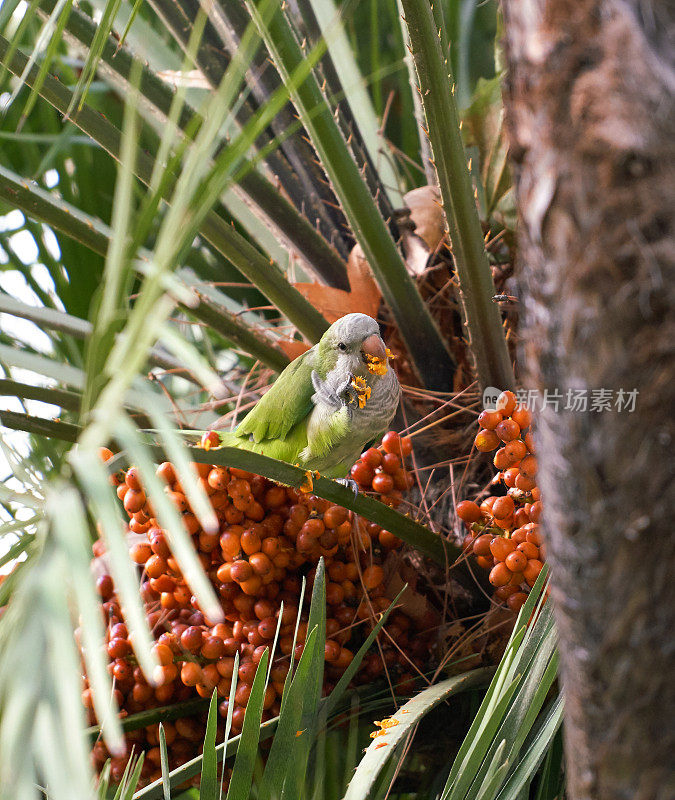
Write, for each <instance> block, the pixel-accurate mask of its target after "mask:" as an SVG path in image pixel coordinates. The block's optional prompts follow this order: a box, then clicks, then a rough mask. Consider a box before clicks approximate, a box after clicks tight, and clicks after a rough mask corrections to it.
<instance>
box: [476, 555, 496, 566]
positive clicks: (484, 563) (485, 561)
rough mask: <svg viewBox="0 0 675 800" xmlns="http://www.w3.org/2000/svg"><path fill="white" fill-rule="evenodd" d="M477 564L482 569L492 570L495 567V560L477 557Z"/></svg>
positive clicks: (487, 557) (489, 557)
mask: <svg viewBox="0 0 675 800" xmlns="http://www.w3.org/2000/svg"><path fill="white" fill-rule="evenodd" d="M476 564H478V566H479V567H482V569H492V567H493V566H494V559H493V558H492V556H477V557H476Z"/></svg>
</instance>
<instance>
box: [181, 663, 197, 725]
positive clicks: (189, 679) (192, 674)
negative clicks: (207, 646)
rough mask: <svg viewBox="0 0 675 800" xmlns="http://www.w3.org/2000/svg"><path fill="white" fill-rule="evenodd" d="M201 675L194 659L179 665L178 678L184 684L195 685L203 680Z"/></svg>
mask: <svg viewBox="0 0 675 800" xmlns="http://www.w3.org/2000/svg"><path fill="white" fill-rule="evenodd" d="M203 677H204V676H203V673H202V669H201V667H200V666H199V664H195V662H194V661H186V662H185V663H184V664H183V666H182V667H181V670H180V679H181V681H182V682H183V683H184V684H185V685H186V686H196V685H197V684H198V683H201V682H202V681H203ZM176 727H178V726H176Z"/></svg>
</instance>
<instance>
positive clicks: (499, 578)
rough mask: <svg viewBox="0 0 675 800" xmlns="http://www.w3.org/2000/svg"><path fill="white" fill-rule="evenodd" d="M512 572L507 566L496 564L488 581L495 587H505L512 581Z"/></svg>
mask: <svg viewBox="0 0 675 800" xmlns="http://www.w3.org/2000/svg"><path fill="white" fill-rule="evenodd" d="M511 575H512V573H511V570H510V569H509V568H508V567H507V566H506V564H502V563H501V562H500V563H499V564H496V565H495V566H494V567H493V568H492V569H491V570H490V575H489V576H488V580H489V581H490V583H491V584H492V585H493V586H505V585H506V584H507V583H508V582H509V581H510V580H511Z"/></svg>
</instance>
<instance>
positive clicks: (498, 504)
mask: <svg viewBox="0 0 675 800" xmlns="http://www.w3.org/2000/svg"><path fill="white" fill-rule="evenodd" d="M515 508H516V507H515V504H514V502H513V500H512V499H511V498H510V497H509V496H508V495H505V496H504V497H498V498H497V499H496V500H495V502H494V504H493V506H492V513H493V515H494V516H495V517H497V519H507V518H508V517H511V516H512V515H513V513H514V511H515Z"/></svg>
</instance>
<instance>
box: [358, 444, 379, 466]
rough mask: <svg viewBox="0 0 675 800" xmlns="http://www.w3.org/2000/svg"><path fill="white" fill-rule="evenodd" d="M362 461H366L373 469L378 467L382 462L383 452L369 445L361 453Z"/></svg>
mask: <svg viewBox="0 0 675 800" xmlns="http://www.w3.org/2000/svg"><path fill="white" fill-rule="evenodd" d="M360 460H361V461H365V463H366V464H368V465H369V466H370V467H371V468H372V469H376V468H377V467H379V466H380V464H381V463H382V453H380V451H379V450H377V449H376V448H374V447H369V448H368V449H367V450H366V451H365V452H364V453H361V459H360Z"/></svg>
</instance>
